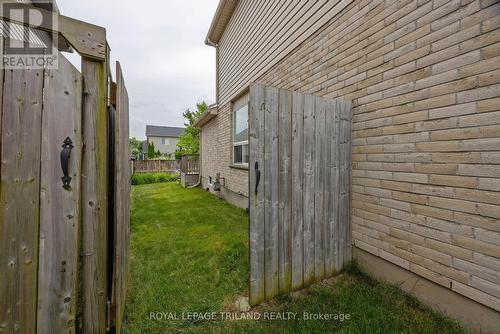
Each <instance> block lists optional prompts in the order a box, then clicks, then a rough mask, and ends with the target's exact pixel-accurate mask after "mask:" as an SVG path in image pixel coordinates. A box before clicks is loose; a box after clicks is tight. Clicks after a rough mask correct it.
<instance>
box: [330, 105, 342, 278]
mask: <svg viewBox="0 0 500 334" xmlns="http://www.w3.org/2000/svg"><path fill="white" fill-rule="evenodd" d="M341 108H342V105H341V104H338V103H337V105H336V110H335V141H334V145H335V146H334V150H335V153H334V161H333V166H334V172H335V175H334V180H333V192H332V196H333V197H334V202H333V204H334V205H333V218H334V219H335V221H334V227H333V238H334V239H333V242H334V248H333V255H332V260H333V270H335V271H340V270H341V269H342V265H341V263H340V255H339V254H340V247H341V245H340V224H341V221H340V210H341V209H342V207H341V205H340V161H341V155H340V147H341V146H340V145H341V138H340V112H341Z"/></svg>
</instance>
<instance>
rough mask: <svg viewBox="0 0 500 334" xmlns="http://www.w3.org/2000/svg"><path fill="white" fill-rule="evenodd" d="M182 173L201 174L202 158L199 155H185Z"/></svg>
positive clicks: (182, 160) (182, 162) (182, 161)
mask: <svg viewBox="0 0 500 334" xmlns="http://www.w3.org/2000/svg"><path fill="white" fill-rule="evenodd" d="M180 168H181V173H183V174H200V158H199V156H197V155H183V156H182V159H181V166H180Z"/></svg>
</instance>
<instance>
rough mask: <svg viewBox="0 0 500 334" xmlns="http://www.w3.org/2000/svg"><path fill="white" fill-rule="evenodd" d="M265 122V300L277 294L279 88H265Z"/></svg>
mask: <svg viewBox="0 0 500 334" xmlns="http://www.w3.org/2000/svg"><path fill="white" fill-rule="evenodd" d="M265 92H266V97H265V113H266V115H265V122H264V123H265V125H264V130H265V131H264V141H265V144H264V145H265V152H264V159H265V165H264V187H265V210H264V216H265V280H266V282H265V292H266V299H271V298H273V297H275V296H277V295H278V291H279V280H278V271H279V268H278V267H279V256H278V200H279V198H278V195H279V194H278V192H279V161H278V148H279V146H278V103H279V100H278V99H279V93H278V89H277V88H274V87H266V89H265Z"/></svg>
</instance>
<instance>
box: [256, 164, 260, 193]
mask: <svg viewBox="0 0 500 334" xmlns="http://www.w3.org/2000/svg"><path fill="white" fill-rule="evenodd" d="M255 176H256V177H257V178H256V180H255V195H257V194H258V193H259V183H260V170H259V163H258V162H256V163H255Z"/></svg>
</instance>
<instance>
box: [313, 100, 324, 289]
mask: <svg viewBox="0 0 500 334" xmlns="http://www.w3.org/2000/svg"><path fill="white" fill-rule="evenodd" d="M314 103H315V109H316V117H315V137H316V138H315V147H314V151H315V157H314V171H313V173H314V190H315V192H314V277H315V279H316V280H320V279H322V278H323V277H324V276H325V259H324V248H325V232H326V231H325V227H326V224H325V213H326V208H325V205H324V204H325V202H324V201H325V181H326V165H325V163H326V133H325V108H326V101H325V100H324V99H322V98H320V97H316V98H315V101H314Z"/></svg>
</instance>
